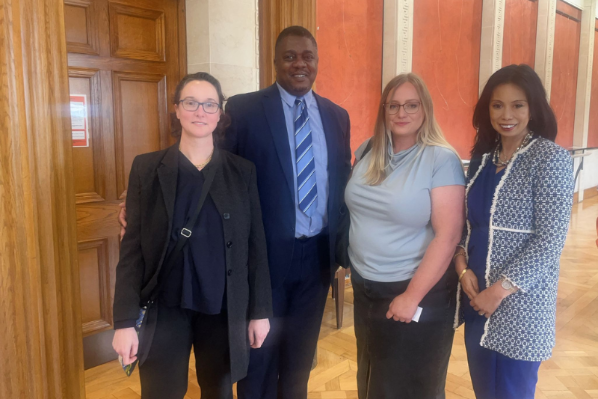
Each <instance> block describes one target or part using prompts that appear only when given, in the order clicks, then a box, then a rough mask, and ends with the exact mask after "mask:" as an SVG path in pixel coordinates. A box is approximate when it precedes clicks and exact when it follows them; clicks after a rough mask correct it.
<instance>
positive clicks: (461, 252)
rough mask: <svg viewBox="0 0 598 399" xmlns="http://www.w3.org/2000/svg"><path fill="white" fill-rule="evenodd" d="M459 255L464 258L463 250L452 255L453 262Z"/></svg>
mask: <svg viewBox="0 0 598 399" xmlns="http://www.w3.org/2000/svg"><path fill="white" fill-rule="evenodd" d="M459 255H462V256H465V250H463V251H459V252H457V253H456V254H454V255H453V260H455V258H456V257H457V256H459Z"/></svg>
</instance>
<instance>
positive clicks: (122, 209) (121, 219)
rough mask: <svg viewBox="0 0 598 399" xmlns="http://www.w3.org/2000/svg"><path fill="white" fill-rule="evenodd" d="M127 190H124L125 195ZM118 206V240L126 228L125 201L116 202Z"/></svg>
mask: <svg viewBox="0 0 598 399" xmlns="http://www.w3.org/2000/svg"><path fill="white" fill-rule="evenodd" d="M126 195H127V192H126V191H125V196H126ZM118 206H120V212H118V223H120V240H121V241H122V240H123V237H124V236H125V230H126V229H127V204H126V202H125V201H123V202H121V203H120V204H118Z"/></svg>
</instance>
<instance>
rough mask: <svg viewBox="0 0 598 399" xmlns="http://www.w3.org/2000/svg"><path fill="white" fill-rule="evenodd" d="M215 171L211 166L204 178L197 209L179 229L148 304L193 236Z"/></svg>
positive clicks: (155, 296)
mask: <svg viewBox="0 0 598 399" xmlns="http://www.w3.org/2000/svg"><path fill="white" fill-rule="evenodd" d="M216 169H217V168H216V165H213V166H212V167H211V168H210V169H209V170H208V175H207V176H206V180H205V182H204V184H203V187H202V189H201V195H200V196H199V201H198V202H197V207H196V208H195V211H194V212H193V214H192V215H191V217H190V218H189V219H188V221H187V224H186V225H185V227H183V228H182V229H181V232H180V236H179V239H178V241H177V243H176V247H174V249H173V250H172V252H171V253H170V255H169V257H168V259H167V260H166V262H164V266H163V269H162V272H161V273H163V274H162V278H159V279H158V284H157V285H156V287H155V288H154V290H153V292H152V294H151V295H150V300H149V302H150V303H152V302H154V301H155V300H156V298H157V297H158V295H160V292H161V291H162V288H163V287H164V282H165V281H166V279H167V277H168V275H169V274H170V272H171V271H172V268H173V267H174V265H175V264H177V262H178V261H179V259H180V258H181V255H182V253H183V251H182V250H183V247H184V246H185V244H186V243H187V241H188V240H189V237H191V234H193V228H194V227H195V222H196V221H197V218H198V217H199V213H200V212H201V208H202V207H203V204H204V202H206V198H207V196H208V193H209V191H210V187H211V186H212V182H213V181H214V175H216Z"/></svg>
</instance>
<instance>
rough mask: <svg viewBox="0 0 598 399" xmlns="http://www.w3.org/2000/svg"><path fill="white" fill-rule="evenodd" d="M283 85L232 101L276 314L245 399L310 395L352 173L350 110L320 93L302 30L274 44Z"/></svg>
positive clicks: (231, 134)
mask: <svg viewBox="0 0 598 399" xmlns="http://www.w3.org/2000/svg"><path fill="white" fill-rule="evenodd" d="M274 66H275V69H276V83H275V84H273V85H272V86H270V87H268V88H266V89H263V90H260V91H258V92H254V93H248V94H242V95H238V96H234V97H232V98H230V99H229V101H228V103H227V106H226V113H227V114H228V115H229V116H230V117H231V120H232V124H231V126H230V128H229V129H228V131H227V132H226V135H225V140H226V144H225V148H226V149H228V150H230V151H231V152H233V153H236V154H238V155H240V156H242V157H244V158H246V159H248V160H250V161H252V162H253V163H255V165H256V170H257V179H258V190H259V194H260V201H261V205H262V213H263V220H264V228H265V231H266V241H267V246H268V261H269V265H270V278H271V282H272V295H273V310H274V318H273V320H272V321H271V331H270V334H269V335H268V337H267V338H266V341H265V342H264V345H263V346H262V348H260V349H255V350H252V351H251V359H250V365H249V371H248V375H247V377H246V378H245V379H243V380H241V381H240V382H239V384H238V386H237V387H238V394H239V398H240V399H276V398H283V399H291V398H292V399H305V398H306V397H307V381H308V379H309V372H310V369H311V364H312V359H313V356H314V353H315V349H316V344H317V340H318V333H319V330H320V324H321V321H322V314H323V311H324V305H325V303H326V296H327V293H328V289H329V286H330V281H331V276H332V275H333V272H334V270H335V267H336V264H335V259H334V247H335V242H336V236H337V234H336V231H337V226H338V222H339V216H340V212H341V204H342V203H343V196H344V189H345V185H346V183H347V180H348V177H349V173H350V169H351V149H350V144H349V129H350V125H349V115H348V114H347V111H345V110H344V109H343V108H341V107H339V106H338V105H336V104H334V103H332V102H331V101H330V100H327V99H325V98H323V97H321V96H319V95H317V94H316V93H314V92H313V91H312V85H313V82H314V80H315V79H316V74H317V72H318V48H317V43H316V40H315V39H314V37H313V36H312V34H311V33H310V32H309V31H308V30H307V29H305V28H303V27H300V26H292V27H289V28H286V29H285V30H283V31H282V32H281V33H280V35H279V36H278V39H277V40H276V48H275V56H274Z"/></svg>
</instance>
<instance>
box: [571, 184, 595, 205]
mask: <svg viewBox="0 0 598 399" xmlns="http://www.w3.org/2000/svg"><path fill="white" fill-rule="evenodd" d="M597 195H598V186H595V187H590V188H586V189H585V190H583V199H584V200H587V199H590V198H592V197H595V196H597ZM577 199H578V193H575V194H573V203H574V204H576V203H577Z"/></svg>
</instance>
